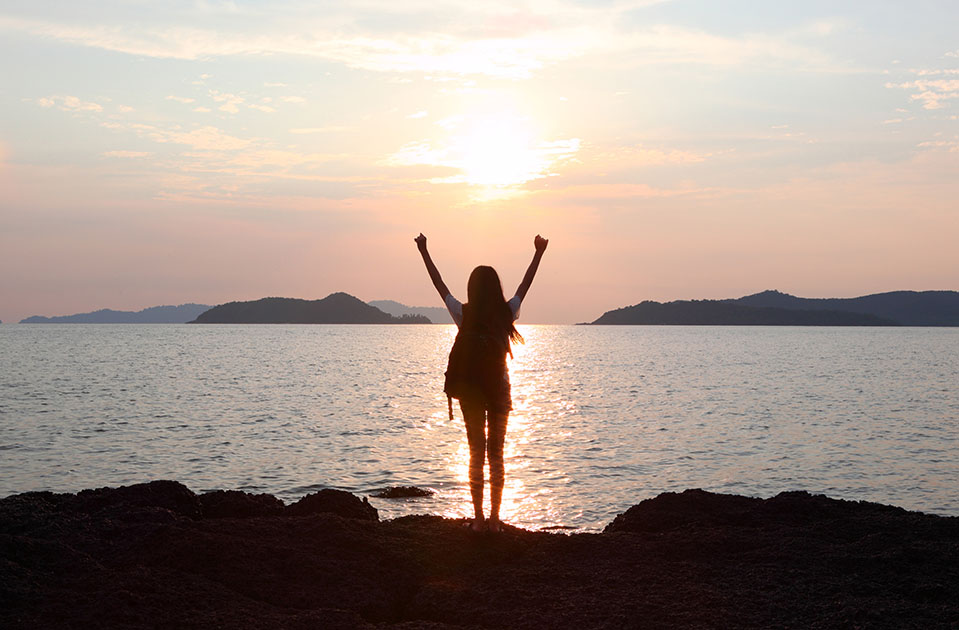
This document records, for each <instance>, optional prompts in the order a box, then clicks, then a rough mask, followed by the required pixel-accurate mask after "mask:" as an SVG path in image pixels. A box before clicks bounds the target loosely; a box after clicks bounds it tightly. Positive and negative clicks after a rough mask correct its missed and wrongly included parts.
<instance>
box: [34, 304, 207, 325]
mask: <svg viewBox="0 0 959 630" xmlns="http://www.w3.org/2000/svg"><path fill="white" fill-rule="evenodd" d="M209 308H210V307H209V306H208V305H206V304H181V305H179V306H153V307H150V308H145V309H143V310H142V311H114V310H111V309H108V308H104V309H100V310H99V311H93V312H91V313H77V314H76V315H60V316H56V317H43V316H41V315H34V316H32V317H28V318H26V319H22V320H20V323H21V324H185V323H187V322H189V321H191V320H193V319H196V317H197V316H198V315H199V314H200V313H202V312H203V311H205V310H207V309H209Z"/></svg>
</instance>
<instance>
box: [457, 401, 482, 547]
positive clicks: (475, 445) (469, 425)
mask: <svg viewBox="0 0 959 630" xmlns="http://www.w3.org/2000/svg"><path fill="white" fill-rule="evenodd" d="M460 409H462V410H463V419H464V420H465V422H466V440H467V441H468V442H469V446H470V467H469V480H470V495H471V496H472V498H473V525H472V528H473V530H474V531H480V530H482V529H483V520H484V519H483V464H485V463H486V461H485V460H486V409H485V408H484V407H482V406H473V405H469V404H463V402H462V401H460Z"/></svg>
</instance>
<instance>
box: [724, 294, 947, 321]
mask: <svg viewBox="0 0 959 630" xmlns="http://www.w3.org/2000/svg"><path fill="white" fill-rule="evenodd" d="M730 301H731V302H736V303H738V304H742V305H745V306H762V307H773V308H786V309H793V310H805V311H843V312H846V313H868V314H870V315H876V316H878V317H882V318H885V319H890V320H893V321H895V322H897V323H899V324H902V325H903V326H959V292H957V291H891V292H889V293H875V294H872V295H864V296H862V297H855V298H801V297H796V296H794V295H789V294H788V293H780V292H779V291H775V290H770V291H763V292H762V293H756V294H754V295H747V296H745V297H741V298H738V299H736V300H730Z"/></svg>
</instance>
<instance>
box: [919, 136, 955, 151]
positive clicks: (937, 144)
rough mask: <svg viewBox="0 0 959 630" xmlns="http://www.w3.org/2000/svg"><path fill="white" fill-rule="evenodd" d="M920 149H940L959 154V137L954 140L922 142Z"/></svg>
mask: <svg viewBox="0 0 959 630" xmlns="http://www.w3.org/2000/svg"><path fill="white" fill-rule="evenodd" d="M919 147H921V148H923V149H934V150H935V149H938V150H941V151H946V152H948V153H959V137H956V138H953V139H952V140H929V141H927V142H920V143H919Z"/></svg>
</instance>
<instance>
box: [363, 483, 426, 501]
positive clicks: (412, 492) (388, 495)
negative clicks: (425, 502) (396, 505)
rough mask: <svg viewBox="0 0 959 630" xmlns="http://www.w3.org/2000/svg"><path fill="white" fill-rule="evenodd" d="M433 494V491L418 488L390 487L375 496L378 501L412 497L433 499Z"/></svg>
mask: <svg viewBox="0 0 959 630" xmlns="http://www.w3.org/2000/svg"><path fill="white" fill-rule="evenodd" d="M433 494H434V492H433V491H432V490H427V489H426V488H417V487H416V486H390V487H389V488H387V489H386V490H381V491H380V492H377V493H376V494H374V495H373V496H374V497H376V498H377V499H408V498H411V497H431V496H433Z"/></svg>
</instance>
